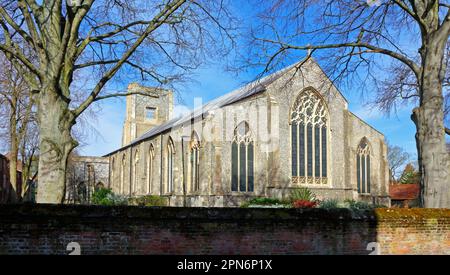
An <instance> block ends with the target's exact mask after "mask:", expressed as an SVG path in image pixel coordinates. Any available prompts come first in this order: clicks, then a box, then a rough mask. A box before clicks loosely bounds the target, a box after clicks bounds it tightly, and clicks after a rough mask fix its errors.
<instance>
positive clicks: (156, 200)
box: [129, 195, 168, 207]
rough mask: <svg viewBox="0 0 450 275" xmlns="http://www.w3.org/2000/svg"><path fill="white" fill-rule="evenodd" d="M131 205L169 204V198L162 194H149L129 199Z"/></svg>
mask: <svg viewBox="0 0 450 275" xmlns="http://www.w3.org/2000/svg"><path fill="white" fill-rule="evenodd" d="M129 203H130V204H131V205H138V206H149V207H150V206H167V204H168V203H167V198H164V197H160V196H153V195H147V196H142V197H137V198H131V199H129Z"/></svg>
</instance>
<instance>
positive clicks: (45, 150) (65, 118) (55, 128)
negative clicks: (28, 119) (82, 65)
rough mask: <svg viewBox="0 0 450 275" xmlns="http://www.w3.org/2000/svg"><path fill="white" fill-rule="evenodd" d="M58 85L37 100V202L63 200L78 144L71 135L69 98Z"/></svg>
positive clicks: (71, 120)
mask: <svg viewBox="0 0 450 275" xmlns="http://www.w3.org/2000/svg"><path fill="white" fill-rule="evenodd" d="M55 91H57V90H56V88H50V89H49V90H47V91H42V93H43V94H42V95H41V96H40V98H39V103H38V108H39V111H38V114H39V117H38V120H39V128H40V129H39V130H40V131H39V134H40V136H39V148H40V155H39V174H38V181H39V182H38V188H37V198H36V201H37V203H53V204H58V203H63V202H64V195H65V182H66V167H67V160H68V156H69V154H70V152H71V151H72V150H73V148H75V147H76V145H77V143H76V141H75V140H74V139H73V138H72V136H71V129H72V126H73V125H74V119H73V114H72V113H71V112H70V111H69V106H68V105H69V100H64V99H63V96H60V94H61V93H60V92H55Z"/></svg>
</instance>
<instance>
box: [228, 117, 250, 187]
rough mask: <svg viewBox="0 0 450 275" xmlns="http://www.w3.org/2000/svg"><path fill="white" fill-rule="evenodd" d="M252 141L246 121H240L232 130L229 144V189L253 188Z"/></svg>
mask: <svg viewBox="0 0 450 275" xmlns="http://www.w3.org/2000/svg"><path fill="white" fill-rule="evenodd" d="M253 160H254V143H253V140H252V138H251V132H250V127H249V125H248V123H247V122H245V121H244V122H241V123H240V124H239V125H238V126H237V127H236V129H235V130H234V137H233V142H232V145H231V191H233V192H253V190H254V176H253V172H254V166H253Z"/></svg>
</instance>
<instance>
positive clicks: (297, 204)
mask: <svg viewBox="0 0 450 275" xmlns="http://www.w3.org/2000/svg"><path fill="white" fill-rule="evenodd" d="M291 201H292V207H294V208H314V207H316V206H317V205H318V204H319V201H318V200H317V199H316V195H315V194H314V193H313V192H311V190H309V189H308V188H305V187H301V188H297V189H294V190H293V191H292V193H291Z"/></svg>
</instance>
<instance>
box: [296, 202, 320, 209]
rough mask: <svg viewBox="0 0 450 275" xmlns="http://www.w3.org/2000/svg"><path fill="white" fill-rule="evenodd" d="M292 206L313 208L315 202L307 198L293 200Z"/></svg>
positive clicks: (315, 204)
mask: <svg viewBox="0 0 450 275" xmlns="http://www.w3.org/2000/svg"><path fill="white" fill-rule="evenodd" d="M292 206H293V207H294V208H314V207H316V206H317V202H316V201H309V200H295V201H294V202H293V203H292Z"/></svg>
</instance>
